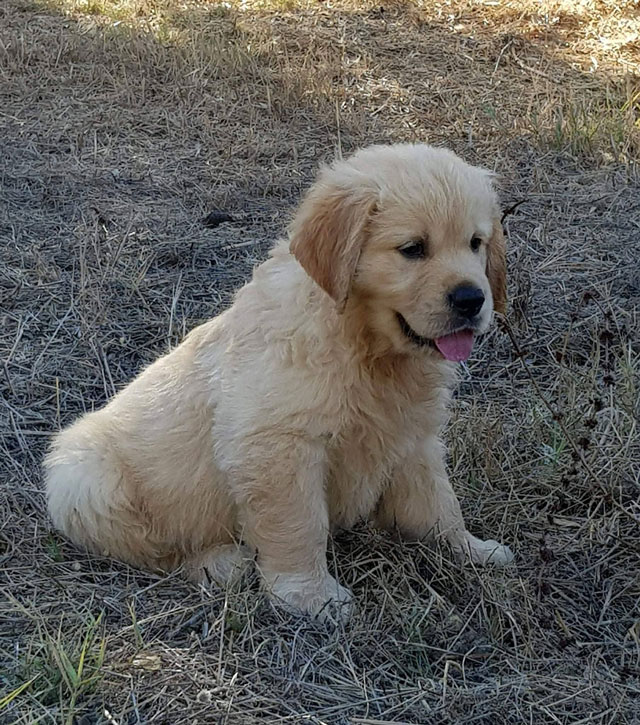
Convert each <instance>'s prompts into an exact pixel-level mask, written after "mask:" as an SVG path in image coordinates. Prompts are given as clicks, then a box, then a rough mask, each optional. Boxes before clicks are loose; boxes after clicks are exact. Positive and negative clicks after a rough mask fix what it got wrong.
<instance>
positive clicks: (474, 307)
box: [449, 284, 484, 319]
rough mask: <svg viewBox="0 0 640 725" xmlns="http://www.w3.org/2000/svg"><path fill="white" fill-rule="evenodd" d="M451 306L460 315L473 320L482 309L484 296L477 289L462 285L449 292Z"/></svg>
mask: <svg viewBox="0 0 640 725" xmlns="http://www.w3.org/2000/svg"><path fill="white" fill-rule="evenodd" d="M449 304H450V305H451V307H453V309H454V310H455V311H456V312H457V313H458V314H459V315H462V316H463V317H467V318H469V319H471V318H472V317H475V316H476V315H477V314H478V312H480V310H481V309H482V305H483V304H484V295H483V294H482V290H480V289H478V288H477V287H471V285H467V284H461V285H460V286H459V287H456V288H455V289H454V290H452V291H451V292H449Z"/></svg>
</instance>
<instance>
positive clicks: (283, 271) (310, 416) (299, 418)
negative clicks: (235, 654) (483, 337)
mask: <svg viewBox="0 0 640 725" xmlns="http://www.w3.org/2000/svg"><path fill="white" fill-rule="evenodd" d="M497 214H498V207H497V201H496V197H495V194H494V192H493V190H492V187H491V179H490V174H489V173H488V172H486V171H484V170H482V169H478V168H474V167H471V166H468V165H467V164H465V163H464V162H463V161H461V160H460V159H459V158H457V157H456V156H455V155H454V154H453V153H451V152H449V151H445V150H439V149H434V148H431V147H428V146H424V145H397V146H389V147H382V146H374V147H371V148H368V149H364V150H362V151H360V152H358V153H357V154H355V155H354V156H352V157H351V158H350V159H347V160H346V161H338V162H336V163H335V164H333V165H332V166H331V167H328V168H325V169H323V170H322V171H321V173H320V175H319V179H318V180H317V182H316V184H315V185H314V186H313V187H312V188H311V190H310V191H309V193H308V194H307V196H306V198H305V199H304V201H303V203H302V205H301V207H300V209H299V211H298V213H297V215H296V217H295V219H294V221H293V223H292V226H291V229H290V236H289V239H287V240H281V241H279V242H278V243H277V244H276V245H275V247H274V249H273V251H272V253H271V257H270V259H268V260H267V261H266V262H265V263H264V264H262V265H261V266H259V267H258V268H257V269H256V270H255V273H254V275H253V279H252V281H251V282H249V283H248V284H247V285H246V286H245V287H243V288H242V289H241V290H240V291H239V292H238V294H237V296H236V299H235V302H234V303H233V305H232V306H231V308H230V309H228V310H227V311H226V312H224V313H223V314H221V315H220V316H219V317H217V318H215V319H213V320H211V321H210V322H208V323H206V324H204V325H202V326H200V327H198V328H196V329H195V330H193V331H192V332H191V333H190V334H189V335H188V336H187V337H186V339H185V340H184V342H183V343H182V344H181V345H180V346H179V347H177V348H176V349H175V350H174V351H173V352H171V353H170V354H168V355H166V356H164V357H162V358H160V359H159V360H157V361H156V362H155V363H153V364H152V365H151V366H150V367H148V368H147V369H146V370H144V371H143V372H142V373H141V374H140V375H139V377H137V378H136V379H135V380H134V381H133V382H132V383H130V384H129V385H128V386H127V387H126V388H125V389H124V390H122V391H121V392H120V393H119V394H118V395H116V397H115V398H114V399H113V400H111V401H110V402H109V403H108V404H107V405H106V406H105V407H104V408H103V409H101V410H98V411H96V412H93V413H90V414H88V415H85V416H84V417H82V418H81V419H80V420H79V421H77V422H76V423H74V424H73V425H72V426H71V427H69V428H67V429H66V430H64V431H62V432H61V433H60V434H59V435H57V436H56V438H55V440H54V442H53V445H52V449H51V452H50V453H49V455H48V457H47V459H46V462H45V468H46V483H47V494H48V501H49V510H50V512H51V517H52V519H53V521H54V523H55V525H56V526H57V527H58V528H59V529H60V530H61V531H63V532H65V533H66V534H67V535H68V536H69V537H70V538H71V539H72V540H73V541H75V542H77V543H78V544H80V545H83V546H86V547H87V548H89V549H91V550H93V551H96V552H99V553H103V554H106V555H109V556H114V557H117V558H119V559H122V560H124V561H127V562H129V563H130V564H133V565H135V566H140V567H148V568H152V569H160V570H170V569H173V568H175V567H178V566H180V565H184V568H185V571H186V572H187V573H188V575H189V576H190V577H191V578H193V579H200V580H203V579H206V575H208V577H209V578H212V579H215V580H217V581H227V580H229V579H230V578H231V577H232V576H233V575H234V573H235V572H236V571H237V570H238V567H241V566H242V564H243V561H245V560H248V559H251V558H252V557H253V556H254V555H255V557H256V563H257V566H258V568H259V570H260V572H261V574H262V577H263V581H264V583H265V585H266V587H267V589H268V591H269V592H270V594H271V595H272V597H273V598H274V599H275V600H276V601H279V602H281V603H283V604H285V605H287V606H289V607H292V608H295V609H296V610H300V611H303V612H307V613H310V614H312V615H317V614H324V613H325V612H327V611H329V610H328V608H327V605H328V604H330V603H333V604H334V605H336V604H337V605H344V609H343V613H346V612H348V602H349V600H350V594H349V592H348V591H347V590H346V589H345V588H343V587H341V586H340V585H339V584H338V583H337V582H336V581H335V579H334V578H333V577H332V576H331V575H330V574H329V571H328V568H327V560H326V545H327V536H328V535H329V532H330V530H331V529H335V528H339V527H349V526H352V525H353V524H354V523H355V522H356V521H357V520H358V519H361V518H374V519H375V520H376V521H377V523H378V524H379V525H381V526H384V527H387V528H389V529H397V530H399V531H400V532H401V533H403V534H404V535H406V536H410V537H416V538H423V537H426V536H429V535H432V534H439V535H441V536H444V537H445V538H446V539H447V541H448V542H449V543H450V545H451V546H452V548H453V550H454V551H455V552H457V553H458V554H460V555H465V554H466V555H468V556H470V557H471V559H472V560H473V561H475V562H478V563H485V562H487V561H489V560H492V561H495V562H496V563H505V562H507V561H509V560H510V559H511V557H512V555H511V553H510V551H509V549H508V548H507V547H505V546H501V545H500V544H498V543H497V542H494V541H487V542H483V541H480V540H479V539H476V538H475V537H473V536H472V535H471V534H469V533H468V532H467V530H466V528H465V525H464V522H463V519H462V515H461V513H460V507H459V504H458V501H457V498H456V496H455V494H454V492H453V490H452V488H451V484H450V483H449V480H448V477H447V473H446V470H445V465H444V462H443V460H444V456H443V449H442V444H441V443H440V440H439V434H440V431H441V428H442V426H443V424H444V422H445V420H446V408H447V402H448V400H449V395H450V390H451V388H452V386H453V385H454V382H455V370H454V369H455V365H454V364H453V363H450V362H447V361H445V360H444V358H443V357H442V356H441V355H440V353H439V352H437V351H436V350H435V349H433V348H430V347H422V346H418V345H416V344H415V343H414V342H412V341H411V340H409V339H408V338H407V337H405V335H404V334H403V332H402V330H401V329H400V326H399V323H398V320H397V318H396V313H397V312H399V313H401V314H402V315H403V316H404V317H405V319H406V320H407V321H408V322H409V324H410V325H411V326H412V328H413V329H414V330H415V331H417V332H418V333H419V334H420V335H421V336H423V337H427V338H435V337H437V336H439V335H442V334H445V333H447V332H448V331H449V330H450V328H451V324H452V323H451V311H450V309H449V307H448V305H447V302H446V295H447V292H448V290H450V289H451V288H452V287H453V286H455V285H456V284H459V283H461V282H471V283H473V284H476V285H478V286H479V287H480V288H481V289H482V290H483V291H484V292H485V295H486V302H485V305H484V307H483V310H482V312H481V315H480V320H479V325H478V332H483V331H484V330H486V329H487V327H488V325H489V323H490V319H491V315H492V308H493V304H492V293H493V298H494V299H495V303H496V306H499V307H501V306H502V305H503V304H504V241H503V238H502V233H501V230H500V224H499V221H498V219H497ZM474 235H475V236H477V235H480V236H481V237H482V239H483V246H482V248H481V249H480V250H479V251H477V252H474V251H473V250H472V249H471V248H470V246H469V240H470V239H471V237H472V236H474ZM418 238H419V239H424V240H427V241H426V243H427V245H428V255H427V257H426V259H424V260H408V259H406V258H405V257H403V255H402V254H400V253H399V252H398V249H397V247H398V246H399V245H402V244H403V243H404V242H406V241H409V240H412V239H418ZM205 570H206V572H205Z"/></svg>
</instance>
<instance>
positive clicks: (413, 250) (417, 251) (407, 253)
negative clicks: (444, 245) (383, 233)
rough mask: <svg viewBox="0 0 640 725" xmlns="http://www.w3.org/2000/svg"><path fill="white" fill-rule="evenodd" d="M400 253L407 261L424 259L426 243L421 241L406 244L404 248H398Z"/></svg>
mask: <svg viewBox="0 0 640 725" xmlns="http://www.w3.org/2000/svg"><path fill="white" fill-rule="evenodd" d="M398 251H399V252H400V254H401V255H402V256H403V257H406V258H407V259H423V258H424V257H425V256H426V250H425V246H424V242H421V241H420V240H414V241H412V242H406V243H405V244H403V245H402V246H400V247H398Z"/></svg>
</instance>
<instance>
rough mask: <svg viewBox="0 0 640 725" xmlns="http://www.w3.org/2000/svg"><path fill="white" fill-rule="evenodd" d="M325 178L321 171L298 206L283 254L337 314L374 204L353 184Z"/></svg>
mask: <svg viewBox="0 0 640 725" xmlns="http://www.w3.org/2000/svg"><path fill="white" fill-rule="evenodd" d="M331 173H332V170H330V169H329V170H325V171H324V172H323V173H322V175H321V177H320V179H319V180H318V181H317V182H316V183H315V184H314V186H312V187H311V189H310V190H309V192H308V193H307V196H306V197H305V199H304V201H303V202H302V205H301V206H300V209H299V210H298V213H297V214H296V216H295V218H294V220H293V222H292V224H291V227H290V230H289V231H290V245H289V249H290V251H291V253H292V254H293V255H294V256H295V258H296V259H297V260H298V262H300V264H301V265H302V266H303V267H304V269H305V271H306V273H307V274H308V275H309V276H310V277H311V278H312V279H313V280H314V281H315V282H316V283H317V284H318V285H320V287H322V289H323V290H324V291H325V292H326V293H327V294H328V295H330V296H331V297H332V298H333V299H334V300H335V303H336V306H337V308H338V311H339V312H342V311H343V310H344V307H345V305H346V303H347V298H348V296H349V290H350V288H351V283H352V281H353V277H354V275H355V272H356V267H357V265H358V259H359V258H360V253H361V251H362V246H363V244H364V241H365V238H366V230H367V224H368V222H369V219H370V217H371V214H372V213H373V210H374V208H375V201H376V199H375V195H374V193H373V192H372V190H371V189H369V188H366V187H364V186H361V187H358V185H357V182H353V185H352V186H349V185H346V184H345V185H340V184H338V183H335V182H333V181H332V180H331V178H327V177H330V174H331ZM360 183H361V182H360Z"/></svg>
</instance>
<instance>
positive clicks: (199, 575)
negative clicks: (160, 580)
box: [185, 544, 253, 588]
mask: <svg viewBox="0 0 640 725" xmlns="http://www.w3.org/2000/svg"><path fill="white" fill-rule="evenodd" d="M252 562H253V554H252V553H251V551H250V549H249V548H248V547H246V546H244V545H242V544H220V545H218V546H214V547H212V548H210V549H206V550H205V551H201V552H198V553H197V554H193V555H192V556H191V557H188V558H187V559H186V560H185V572H186V575H187V577H188V578H189V579H190V580H191V581H193V582H195V583H196V584H204V585H205V586H206V585H208V584H211V583H212V582H213V583H214V584H217V585H218V586H220V587H222V588H226V587H229V586H231V585H233V584H234V583H235V582H237V581H238V580H239V579H240V577H241V576H242V575H243V573H244V572H245V571H246V569H247V567H248V566H249V564H251V563H252Z"/></svg>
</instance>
